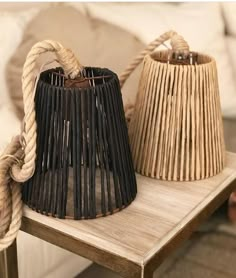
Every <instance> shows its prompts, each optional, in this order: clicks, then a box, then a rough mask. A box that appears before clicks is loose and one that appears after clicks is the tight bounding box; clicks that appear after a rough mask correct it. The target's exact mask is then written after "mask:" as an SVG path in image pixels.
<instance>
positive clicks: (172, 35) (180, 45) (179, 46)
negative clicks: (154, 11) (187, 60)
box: [119, 31, 189, 124]
mask: <svg viewBox="0 0 236 278" xmlns="http://www.w3.org/2000/svg"><path fill="white" fill-rule="evenodd" d="M168 40H170V45H171V47H172V50H173V51H174V52H176V53H178V52H189V45H188V43H187V42H186V41H185V40H184V38H183V37H182V36H180V35H179V34H177V33H176V32H175V31H168V32H165V33H164V34H162V35H161V36H160V37H158V38H156V39H155V40H154V41H152V42H151V43H150V44H148V46H147V47H146V48H145V49H144V50H142V51H141V52H140V53H139V54H138V55H137V56H136V57H135V58H134V60H133V61H132V62H131V63H130V64H129V65H128V66H127V67H126V69H125V70H124V71H123V73H122V74H121V75H120V77H119V81H120V86H121V88H122V87H123V85H124V84H125V82H126V80H127V79H128V78H129V76H130V75H131V74H132V72H133V71H134V70H135V69H136V68H137V66H138V65H139V64H140V63H141V62H142V61H143V59H144V57H145V56H146V55H148V54H150V53H152V52H153V51H154V50H155V49H156V48H157V47H158V46H160V45H164V42H166V41H168ZM124 110H125V118H126V121H127V124H129V122H130V120H131V117H132V114H133V110H134V104H132V103H127V104H126V105H125V107H124Z"/></svg>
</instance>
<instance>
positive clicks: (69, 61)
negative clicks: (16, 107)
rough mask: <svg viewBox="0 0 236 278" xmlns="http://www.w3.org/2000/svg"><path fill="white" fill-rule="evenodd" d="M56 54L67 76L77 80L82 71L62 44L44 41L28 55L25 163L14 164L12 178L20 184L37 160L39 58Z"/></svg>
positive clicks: (31, 171) (24, 134)
mask: <svg viewBox="0 0 236 278" xmlns="http://www.w3.org/2000/svg"><path fill="white" fill-rule="evenodd" d="M48 51H50V52H55V54H56V57H57V59H58V62H59V63H60V64H61V65H62V67H63V68H64V71H65V74H66V75H68V76H70V77H71V78H75V77H76V76H77V75H79V73H80V71H81V70H82V66H81V65H80V64H79V62H78V61H77V59H76V57H75V56H74V54H73V53H72V52H71V50H68V49H65V48H64V47H63V46H62V45H61V44H60V43H58V42H54V41H49V40H46V41H42V42H39V43H37V44H35V45H34V46H33V47H32V49H31V50H30V52H29V54H28V55H27V58H26V62H25V64H24V68H23V76H22V92H23V101H24V113H25V117H24V128H23V134H22V135H23V139H24V142H23V143H24V150H25V151H24V153H25V156H24V163H23V165H22V166H21V165H18V164H14V165H13V167H12V178H13V179H14V180H15V181H18V182H24V181H26V180H27V179H29V178H30V177H31V176H32V175H33V173H34V167H35V159H36V121H35V108H34V91H35V73H34V68H35V66H36V61H37V58H38V57H39V56H40V55H42V54H43V53H45V52H48Z"/></svg>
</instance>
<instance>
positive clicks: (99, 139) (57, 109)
mask: <svg viewBox="0 0 236 278" xmlns="http://www.w3.org/2000/svg"><path fill="white" fill-rule="evenodd" d="M84 76H85V77H86V79H85V81H84V82H77V83H76V80H75V81H73V80H68V79H66V78H65V76H64V73H63V70H62V69H61V68H57V69H50V70H47V71H45V72H43V73H41V75H40V78H39V81H38V84H37V89H36V94H35V106H36V108H35V109H36V121H37V159H36V169H35V174H34V176H33V177H32V178H31V179H30V180H29V181H28V182H26V183H25V184H24V186H23V201H24V202H25V203H26V204H27V205H28V206H29V207H31V208H32V209H34V210H36V211H37V212H40V213H43V214H46V215H51V216H55V217H59V218H66V217H68V218H74V219H89V218H95V217H98V216H106V215H109V214H112V213H114V212H116V211H119V210H121V209H122V208H124V207H126V206H128V205H129V204H130V203H131V202H132V201H133V200H134V198H135V196H136V193H137V186H136V179H135V172H134V168H133V163H132V157H131V152H130V147H129V142H128V132H127V127H126V121H125V115H124V109H123V102H122V96H121V92H120V85H119V81H118V78H117V76H116V74H115V73H113V72H112V71H110V70H108V69H101V68H89V67H87V68H85V69H84Z"/></svg>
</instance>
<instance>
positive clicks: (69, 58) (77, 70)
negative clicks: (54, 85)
mask: <svg viewBox="0 0 236 278" xmlns="http://www.w3.org/2000/svg"><path fill="white" fill-rule="evenodd" d="M56 56H57V59H58V62H59V63H60V64H61V65H62V66H63V69H64V71H65V74H66V75H67V76H68V77H70V78H72V79H74V78H76V77H77V76H79V75H80V74H81V72H82V70H83V67H82V65H81V64H80V63H79V61H78V60H77V58H76V57H75V55H74V53H73V52H72V51H71V50H70V49H67V48H61V49H59V50H58V51H57V52H56Z"/></svg>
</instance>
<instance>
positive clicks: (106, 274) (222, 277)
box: [77, 211, 236, 278]
mask: <svg viewBox="0 0 236 278" xmlns="http://www.w3.org/2000/svg"><path fill="white" fill-rule="evenodd" d="M222 215H224V216H225V212H224V213H222V211H221V212H218V213H217V214H216V215H214V216H213V217H212V218H211V219H209V221H208V222H206V223H205V224H204V225H203V226H202V227H201V228H200V233H197V235H196V236H195V237H193V238H192V239H191V240H189V241H187V242H186V243H185V244H184V245H183V246H182V247H181V248H180V249H178V250H177V251H176V252H175V253H174V254H173V255H172V256H171V257H170V258H169V259H168V260H166V261H165V262H164V263H163V264H162V265H161V266H160V267H159V268H158V269H157V270H156V272H155V275H154V278H159V277H160V278H183V277H184V278H200V277H204V278H235V277H236V263H235V258H236V226H231V225H230V224H229V223H228V222H227V220H226V218H225V217H222ZM94 277H96V278H121V276H119V275H117V274H115V273H113V272H112V271H109V270H106V269H105V268H102V267H100V266H98V265H92V266H91V267H89V268H88V269H87V270H85V271H84V272H83V273H82V274H80V275H79V276H78V277H77V278H94Z"/></svg>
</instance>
